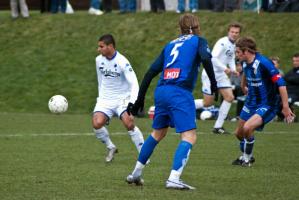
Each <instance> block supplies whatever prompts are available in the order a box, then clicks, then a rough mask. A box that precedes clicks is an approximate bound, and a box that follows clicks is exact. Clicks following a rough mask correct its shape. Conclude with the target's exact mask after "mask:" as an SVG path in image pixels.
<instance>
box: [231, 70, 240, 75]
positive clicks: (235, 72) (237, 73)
mask: <svg viewBox="0 0 299 200" xmlns="http://www.w3.org/2000/svg"><path fill="white" fill-rule="evenodd" d="M232 74H233V75H235V76H240V73H239V72H238V71H232Z"/></svg>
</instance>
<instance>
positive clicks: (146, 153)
mask: <svg viewBox="0 0 299 200" xmlns="http://www.w3.org/2000/svg"><path fill="white" fill-rule="evenodd" d="M157 144H158V141H157V140H155V138H154V137H153V136H152V135H150V136H149V137H148V138H147V139H146V140H145V142H144V144H143V145H142V148H141V151H140V153H139V156H138V161H137V163H136V165H135V168H134V170H133V172H132V174H129V175H128V176H127V178H126V182H127V183H129V184H132V183H134V184H136V185H137V186H140V185H143V183H144V181H143V179H142V178H141V175H142V170H143V168H144V166H145V164H146V162H147V161H148V159H149V157H150V156H151V155H152V153H153V151H154V149H155V147H156V145H157Z"/></svg>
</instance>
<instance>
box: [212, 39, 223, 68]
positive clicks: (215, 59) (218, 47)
mask: <svg viewBox="0 0 299 200" xmlns="http://www.w3.org/2000/svg"><path fill="white" fill-rule="evenodd" d="M224 45H225V44H224V42H222V41H221V39H220V40H218V41H217V42H216V44H215V45H214V48H213V50H212V63H213V67H214V68H218V69H220V70H221V71H224V70H225V69H226V65H225V64H223V63H222V62H221V60H220V59H219V57H220V56H221V54H222V52H223V51H225V49H224Z"/></svg>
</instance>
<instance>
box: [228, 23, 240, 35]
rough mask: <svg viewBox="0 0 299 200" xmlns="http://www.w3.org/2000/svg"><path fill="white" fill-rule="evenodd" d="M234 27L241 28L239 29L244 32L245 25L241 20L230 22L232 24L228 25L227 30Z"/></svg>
mask: <svg viewBox="0 0 299 200" xmlns="http://www.w3.org/2000/svg"><path fill="white" fill-rule="evenodd" d="M232 27H234V28H239V29H240V33H241V32H242V29H243V26H242V24H240V23H239V22H232V23H230V24H229V25H228V28H227V31H229V30H230V28H232Z"/></svg>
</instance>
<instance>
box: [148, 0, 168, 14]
mask: <svg viewBox="0 0 299 200" xmlns="http://www.w3.org/2000/svg"><path fill="white" fill-rule="evenodd" d="M150 3H151V11H152V12H155V13H156V12H163V11H165V3H164V0H150Z"/></svg>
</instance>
